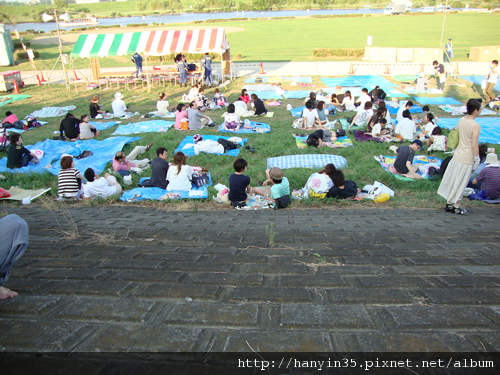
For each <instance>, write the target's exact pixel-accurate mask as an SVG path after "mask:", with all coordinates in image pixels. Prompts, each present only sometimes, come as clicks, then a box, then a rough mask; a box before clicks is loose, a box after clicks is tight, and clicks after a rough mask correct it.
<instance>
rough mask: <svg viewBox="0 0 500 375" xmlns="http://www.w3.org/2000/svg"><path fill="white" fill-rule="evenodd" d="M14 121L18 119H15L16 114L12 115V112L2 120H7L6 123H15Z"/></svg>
mask: <svg viewBox="0 0 500 375" xmlns="http://www.w3.org/2000/svg"><path fill="white" fill-rule="evenodd" d="M16 121H18V119H17V116H16V115H14V114H12V115H10V116H7V117H6V118H5V120H3V122H8V123H11V124H13V123H15V122H16Z"/></svg>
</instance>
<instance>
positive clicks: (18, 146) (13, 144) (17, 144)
mask: <svg viewBox="0 0 500 375" xmlns="http://www.w3.org/2000/svg"><path fill="white" fill-rule="evenodd" d="M30 161H31V162H32V163H33V164H38V158H37V157H36V155H35V154H34V153H33V152H31V151H30V150H28V149H27V148H26V147H24V146H23V137H21V134H19V133H13V134H11V136H10V147H9V151H8V152H7V168H10V169H14V168H22V167H26V166H27V165H28V164H29V162H30Z"/></svg>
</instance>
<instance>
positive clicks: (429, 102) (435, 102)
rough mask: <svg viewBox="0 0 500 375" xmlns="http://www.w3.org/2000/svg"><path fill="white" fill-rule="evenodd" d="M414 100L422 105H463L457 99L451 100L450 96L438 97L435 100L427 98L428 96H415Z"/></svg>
mask: <svg viewBox="0 0 500 375" xmlns="http://www.w3.org/2000/svg"><path fill="white" fill-rule="evenodd" d="M413 99H415V100H416V101H417V102H419V103H420V104H422V105H425V104H427V105H444V104H449V105H461V104H462V103H460V102H459V101H458V100H457V99H455V98H450V97H449V96H437V97H435V98H432V97H426V96H414V97H413Z"/></svg>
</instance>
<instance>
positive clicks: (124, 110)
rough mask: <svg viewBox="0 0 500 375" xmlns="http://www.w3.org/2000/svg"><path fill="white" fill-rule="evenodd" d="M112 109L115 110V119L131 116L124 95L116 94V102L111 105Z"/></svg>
mask: <svg viewBox="0 0 500 375" xmlns="http://www.w3.org/2000/svg"><path fill="white" fill-rule="evenodd" d="M111 108H112V109H113V115H114V116H115V117H124V116H125V115H127V114H130V108H129V107H127V106H126V105H125V102H124V101H123V95H122V94H121V93H119V92H117V93H116V94H115V100H113V102H112V103H111Z"/></svg>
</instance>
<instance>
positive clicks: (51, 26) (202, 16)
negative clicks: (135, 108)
mask: <svg viewBox="0 0 500 375" xmlns="http://www.w3.org/2000/svg"><path fill="white" fill-rule="evenodd" d="M376 13H378V14H380V13H384V9H366V8H363V9H324V10H310V11H307V10H277V11H264V12H254V11H247V12H221V13H184V14H173V15H151V16H145V17H144V19H143V18H142V17H119V18H103V19H99V20H98V21H99V25H121V26H123V27H125V26H127V25H128V24H131V23H147V24H148V25H150V24H152V23H153V22H156V23H165V24H169V23H184V22H192V21H204V20H210V19H221V18H224V19H227V18H238V17H241V18H263V17H264V18H265V17H292V16H294V17H298V16H312V15H320V14H376ZM6 26H7V28H8V29H10V30H11V31H13V30H14V27H13V26H12V25H6ZM15 27H16V28H17V30H18V31H25V30H29V29H33V30H35V31H50V30H55V29H56V24H55V22H47V23H34V22H30V23H19V24H17V25H16V26H15ZM75 27H82V26H68V27H61V29H66V30H71V29H74V28H75Z"/></svg>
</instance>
